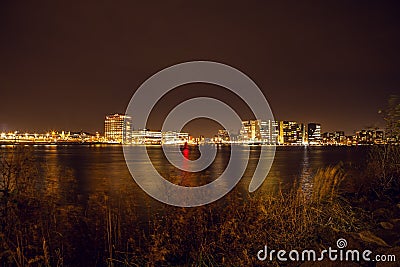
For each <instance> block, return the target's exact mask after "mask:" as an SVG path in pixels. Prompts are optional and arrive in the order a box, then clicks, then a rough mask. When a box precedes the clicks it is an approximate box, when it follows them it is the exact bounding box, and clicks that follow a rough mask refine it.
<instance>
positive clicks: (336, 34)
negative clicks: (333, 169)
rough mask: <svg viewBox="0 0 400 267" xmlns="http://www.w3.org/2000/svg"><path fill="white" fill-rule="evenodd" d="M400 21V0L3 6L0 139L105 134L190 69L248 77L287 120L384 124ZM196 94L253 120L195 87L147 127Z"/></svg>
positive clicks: (336, 125) (398, 56)
mask: <svg viewBox="0 0 400 267" xmlns="http://www.w3.org/2000/svg"><path fill="white" fill-rule="evenodd" d="M216 2H218V3H216ZM300 2H301V3H300ZM73 3H76V4H73ZM399 14H400V2H399V1H290V2H284V1H276V2H270V1H254V2H251V1H242V2H240V3H238V2H236V3H234V2H233V1H209V2H208V1H191V3H189V1H160V2H159V3H157V4H155V3H153V4H150V3H145V1H141V2H139V1H138V2H137V3H136V2H134V1H126V2H123V1H118V3H117V1H93V2H86V1H75V2H71V1H63V2H59V1H31V2H26V3H22V2H19V1H18V2H17V1H0V101H1V102H0V131H14V130H20V131H46V130H50V129H60V130H64V129H66V130H73V131H75V130H76V131H79V130H84V131H89V132H96V131H100V132H102V131H103V121H104V116H105V115H106V114H109V113H115V112H125V108H126V106H127V104H128V102H129V100H130V98H131V97H132V95H133V93H134V92H135V90H136V89H137V88H138V87H139V86H140V84H141V83H143V82H144V81H145V80H146V79H147V78H149V77H150V76H151V75H153V74H154V73H156V72H157V71H159V70H161V69H163V68H165V67H168V66H171V65H173V64H176V63H181V62H185V61H191V60H211V61H217V62H221V63H225V64H228V65H230V66H233V67H235V68H237V69H239V70H241V71H242V72H244V73H246V74H247V75H248V76H250V77H251V78H252V79H253V80H254V81H255V82H256V83H257V85H258V86H259V87H260V88H261V89H262V90H263V92H264V94H265V96H266V98H267V99H268V101H269V103H270V105H271V108H272V110H273V112H274V115H275V118H276V119H278V120H297V121H301V122H320V123H321V124H322V128H323V129H322V131H333V130H344V131H346V133H347V134H351V133H353V131H354V130H357V129H361V128H367V127H371V126H380V125H382V121H381V119H380V115H379V114H378V110H379V109H381V108H383V107H384V106H385V103H386V101H387V98H388V97H389V95H391V94H398V93H399V92H400V90H399V89H400V15H399ZM194 96H213V97H216V98H218V99H221V100H223V101H225V102H227V103H229V104H231V105H233V106H234V108H235V109H236V110H238V112H239V113H240V114H241V116H242V118H245V117H250V116H251V115H250V113H249V112H248V110H246V107H245V106H244V104H243V103H242V102H241V101H240V100H239V99H237V98H236V97H235V96H234V95H232V94H230V93H228V92H227V91H226V90H225V89H221V88H218V87H216V86H211V85H204V84H197V85H187V86H183V87H181V88H177V89H176V90H175V91H173V92H171V93H170V94H168V95H167V96H166V97H165V98H164V99H163V100H162V101H161V102H160V103H159V104H158V105H157V106H156V111H155V112H153V113H152V116H151V121H150V122H149V128H153V129H157V128H161V124H160V123H161V121H162V119H163V117H165V116H166V115H167V114H166V113H167V112H168V110H170V109H172V108H173V107H174V106H175V105H177V104H178V103H180V102H181V101H182V100H184V99H189V98H190V97H194ZM206 126H207V127H206ZM216 127H218V126H216V125H215V123H214V124H213V123H209V122H207V121H199V122H197V123H196V122H193V123H191V124H190V125H188V127H186V128H185V129H186V130H188V131H191V132H192V133H193V134H194V135H197V134H199V133H203V134H206V135H209V134H213V133H214V132H213V131H215V130H216Z"/></svg>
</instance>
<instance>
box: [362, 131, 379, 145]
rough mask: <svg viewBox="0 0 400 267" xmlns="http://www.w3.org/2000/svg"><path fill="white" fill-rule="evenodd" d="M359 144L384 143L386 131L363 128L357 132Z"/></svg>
mask: <svg viewBox="0 0 400 267" xmlns="http://www.w3.org/2000/svg"><path fill="white" fill-rule="evenodd" d="M355 140H356V142H357V144H362V145H372V144H383V143H384V132H383V131H382V130H361V131H358V132H356V135H355Z"/></svg>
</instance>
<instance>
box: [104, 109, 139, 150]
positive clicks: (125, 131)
mask: <svg viewBox="0 0 400 267" xmlns="http://www.w3.org/2000/svg"><path fill="white" fill-rule="evenodd" d="M104 136H105V139H106V140H107V141H108V142H115V143H122V144H125V143H130V142H131V137H132V118H131V117H129V116H126V115H122V114H113V115H108V116H106V119H105V121H104Z"/></svg>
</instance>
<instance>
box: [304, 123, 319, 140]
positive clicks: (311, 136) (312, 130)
mask: <svg viewBox="0 0 400 267" xmlns="http://www.w3.org/2000/svg"><path fill="white" fill-rule="evenodd" d="M307 138H308V143H309V144H310V145H319V144H321V142H322V136H321V124H320V123H309V124H308V125H307Z"/></svg>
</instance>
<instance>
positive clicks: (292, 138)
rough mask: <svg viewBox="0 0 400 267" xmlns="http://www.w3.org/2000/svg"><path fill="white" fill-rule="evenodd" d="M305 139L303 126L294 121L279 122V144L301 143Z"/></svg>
mask: <svg viewBox="0 0 400 267" xmlns="http://www.w3.org/2000/svg"><path fill="white" fill-rule="evenodd" d="M305 140H306V134H305V127H304V124H302V123H297V122H295V121H280V122H279V144H285V145H301V144H304V142H305Z"/></svg>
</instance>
